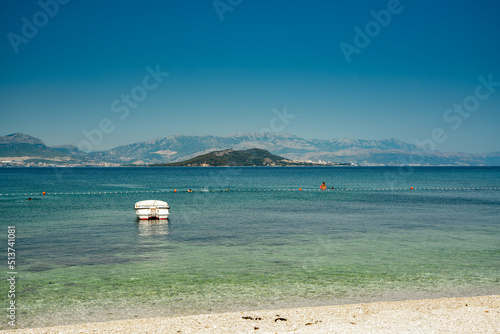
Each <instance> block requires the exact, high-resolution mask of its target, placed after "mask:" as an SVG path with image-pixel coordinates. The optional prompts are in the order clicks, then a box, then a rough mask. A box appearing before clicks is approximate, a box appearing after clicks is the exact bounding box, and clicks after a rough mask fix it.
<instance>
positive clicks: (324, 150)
mask: <svg viewBox="0 0 500 334" xmlns="http://www.w3.org/2000/svg"><path fill="white" fill-rule="evenodd" d="M230 148H232V149H234V150H246V149H251V148H260V149H264V150H267V151H269V152H271V153H272V154H275V155H279V156H282V157H285V158H287V159H291V160H301V161H306V160H311V161H320V160H322V161H330V162H334V163H349V162H355V163H356V164H358V165H424V166H425V165H457V166H472V165H477V166H499V165H500V152H496V153H488V154H470V153H462V152H440V151H427V150H422V149H421V148H418V147H417V146H415V145H412V144H408V143H405V142H403V141H401V140H398V139H384V140H364V139H355V140H350V139H331V140H319V139H304V138H301V137H298V136H295V135H290V134H281V133H236V134H230V135H227V136H185V135H175V136H169V137H165V138H157V139H153V140H149V141H146V142H139V143H134V144H129V145H122V146H118V147H115V148H113V149H110V150H107V151H101V152H90V153H85V152H82V151H81V150H79V149H78V148H77V147H76V146H73V145H62V146H52V147H48V146H46V145H45V144H44V143H43V141H42V140H40V139H38V138H34V137H31V136H29V135H25V134H21V133H15V134H12V135H8V136H2V137H0V157H2V158H1V159H2V160H3V161H4V164H5V161H9V159H10V160H17V161H23V162H24V163H31V165H33V164H35V165H36V164H37V163H43V162H45V163H53V164H80V165H81V164H83V165H106V164H110V163H111V164H127V165H134V164H135V165H142V164H155V163H167V162H178V161H184V160H187V159H191V158H194V157H196V156H199V155H202V154H206V153H209V152H213V151H219V150H226V149H230Z"/></svg>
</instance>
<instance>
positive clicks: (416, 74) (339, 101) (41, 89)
mask: <svg viewBox="0 0 500 334" xmlns="http://www.w3.org/2000/svg"><path fill="white" fill-rule="evenodd" d="M58 1H59V2H58ZM1 6H2V10H1V11H0V29H1V32H0V35H1V36H2V38H1V42H0V57H1V59H0V60H1V61H0V71H1V76H0V113H1V117H2V119H3V121H2V122H1V124H0V135H6V134H10V133H14V132H23V133H26V134H29V135H32V136H35V137H38V138H40V139H42V140H44V141H45V142H46V144H48V145H60V144H74V145H79V144H81V143H82V142H83V141H85V140H88V138H87V137H86V136H85V131H86V132H87V134H89V133H90V134H91V135H94V136H95V137H94V141H95V143H96V144H95V145H92V150H103V149H108V148H112V147H115V146H118V145H121V144H129V143H133V142H137V141H145V140H149V139H154V138H159V137H166V136H170V135H174V134H186V135H227V134H230V133H233V132H259V131H261V130H262V129H268V130H269V129H271V130H274V131H277V132H286V133H291V134H295V135H298V136H301V137H304V138H318V139H331V138H351V139H354V138H363V139H384V138H393V137H395V138H398V139H401V140H404V141H406V142H409V143H416V141H418V142H424V143H427V144H428V145H429V146H432V145H435V148H437V149H439V150H443V151H464V152H473V153H480V152H491V151H500V146H499V143H500V131H499V129H500V61H499V59H500V58H499V56H500V20H499V19H498V13H500V2H499V1H493V0H491V1H472V0H470V1H460V0H459V1H451V0H449V1H439V2H435V1H430V0H413V1H410V0H401V1H399V2H398V1H396V0H390V1H326V0H325V1H308V2H303V1H300V2H299V1H292V2H291V1H271V2H270V1H263V0H252V1H250V0H220V1H219V0H217V1H212V0H208V1H186V0H182V1H181V0H179V1H169V0H165V1H159V0H157V1H156V0H151V1H147V2H140V1H122V2H119V4H118V2H111V1H105V2H103V1H94V0H88V1H79V0H71V1H69V0H41V1H39V2H36V1H31V2H29V3H28V2H25V1H23V2H21V1H17V0H6V1H3V2H2V5H1ZM374 13H375V14H374ZM377 16H378V20H377V19H376V17H377ZM33 27H34V29H35V30H33ZM30 28H32V29H31V30H30ZM359 31H361V33H359ZM363 35H364V36H363ZM342 45H343V46H344V51H342V48H341V46H342ZM346 45H348V47H347V48H348V49H347V50H350V53H349V52H346V51H345V50H346ZM352 50H356V51H355V52H352ZM346 53H347V57H346ZM148 68H149V71H148ZM151 71H152V72H155V71H157V72H161V73H163V74H161V75H159V74H158V73H157V75H156V76H157V79H158V80H155V78H154V76H153V75H151ZM167 72H168V73H169V75H168V76H166V75H164V73H167ZM480 77H481V78H483V80H482V81H481V79H478V78H480ZM488 82H489V83H488ZM127 96H128V100H127ZM127 101H128V102H127ZM460 104H462V105H463V104H466V107H467V108H468V109H467V110H464V109H463V107H462V109H461V111H459V109H455V110H454V105H460ZM120 108H121V109H120ZM284 109H286V112H287V113H288V114H289V115H294V116H295V117H294V118H289V119H287V120H288V121H289V122H286V124H284V123H281V124H277V123H275V125H277V126H274V127H272V126H271V123H272V120H273V118H274V117H275V113H273V110H275V111H279V112H281V113H282V112H283V110H284ZM450 109H451V110H450ZM125 110H126V111H125ZM468 110H469V111H468ZM100 126H101V129H99V127H100ZM101 130H102V131H101ZM96 131H100V132H101V135H102V136H101V137H100V138H98V137H99V135H97V134H96Z"/></svg>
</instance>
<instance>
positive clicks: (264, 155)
mask: <svg viewBox="0 0 500 334" xmlns="http://www.w3.org/2000/svg"><path fill="white" fill-rule="evenodd" d="M290 164H291V161H290V160H288V159H285V158H283V157H280V156H277V155H273V154H271V153H269V152H268V151H266V150H261V149H258V148H252V149H249V150H242V151H235V150H233V149H228V150H223V151H214V152H210V153H207V154H203V155H200V156H197V157H194V158H192V159H189V160H186V161H181V162H173V163H167V164H156V165H152V166H189V167H198V166H200V167H201V166H211V167H217V166H231V167H246V166H287V165H290Z"/></svg>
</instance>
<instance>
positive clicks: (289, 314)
mask: <svg viewBox="0 0 500 334" xmlns="http://www.w3.org/2000/svg"><path fill="white" fill-rule="evenodd" d="M1 332H9V333H271V332H272V333H286V332H294V333H362V332H371V333H387V332H389V333H396V332H397V333H401V332H406V333H430V332H452V333H479V332H480V333H500V295H492V296H480V297H462V298H441V299H424V300H409V301H400V302H377V303H367V304H348V305H334V306H320V307H302V308H292V309H278V310H265V311H249V312H233V313H220V314H201V315H191V316H183V317H170V318H149V319H133V320H120V321H110V322H103V323H86V324H77V325H68V326H56V327H44V328H29V329H28V328H24V329H17V330H8V331H1Z"/></svg>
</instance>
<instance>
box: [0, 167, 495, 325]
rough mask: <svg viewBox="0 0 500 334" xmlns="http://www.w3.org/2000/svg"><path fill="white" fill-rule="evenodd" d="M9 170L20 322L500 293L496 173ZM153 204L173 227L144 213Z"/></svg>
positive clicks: (5, 199) (8, 213)
mask: <svg viewBox="0 0 500 334" xmlns="http://www.w3.org/2000/svg"><path fill="white" fill-rule="evenodd" d="M0 174H1V176H2V178H1V180H2V181H1V184H0V185H1V190H0V194H1V196H0V203H1V214H2V217H3V218H4V219H3V220H2V226H3V227H2V228H3V229H4V230H5V232H4V233H2V234H1V235H0V236H1V239H0V240H1V241H2V243H4V244H6V243H7V225H9V226H11V225H14V226H16V256H17V267H16V270H17V276H16V292H17V293H16V305H17V323H18V325H19V326H20V327H23V326H44V325H55V324H67V323H75V322H83V321H103V320H112V319H123V318H134V317H152V316H169V315H180V314H193V313H205V312H219V311H232V310H241V309H246V310H248V309H259V308H274V307H285V306H286V307H290V306H306V305H323V304H335V303H347V302H363V301H378V300H399V299H413V298H424V297H445V296H466V295H478V294H492V293H495V294H498V293H500V168H444V167H442V168H413V169H398V168H367V167H363V168H326V167H325V168H58V169H56V168H44V169H29V168H26V169H22V168H20V169H15V168H3V169H0ZM323 181H325V182H326V184H327V186H329V187H332V186H334V187H335V190H331V189H330V190H328V191H319V190H318V188H319V185H320V184H321V182H323ZM410 187H414V190H410ZM299 188H302V189H303V190H302V191H299V190H298V189H299ZM435 188H444V189H435ZM455 188H460V190H458V189H455ZM467 188H474V189H467ZM173 189H177V190H178V191H177V193H174V192H173ZM187 189H193V190H194V192H193V193H187V192H186V190H187ZM226 189H229V191H225V190H226ZM363 189H366V190H363ZM43 191H46V192H47V195H41V193H42V192H43ZM148 191H156V192H155V193H148ZM25 194H26V195H25ZM27 197H31V198H32V200H31V201H27V200H26V199H27ZM144 199H160V200H165V201H167V202H168V203H169V204H170V206H171V208H172V209H171V216H170V218H169V221H168V222H163V221H141V222H138V221H137V220H136V219H135V213H134V210H133V205H134V203H135V202H136V201H139V200H144ZM5 257H7V255H5ZM7 272H8V268H7V266H5V269H4V273H5V276H7ZM7 288H8V287H7V285H6V289H7ZM7 302H8V301H7V300H4V305H5V308H6V307H7ZM5 308H4V309H5ZM1 326H2V328H7V324H6V323H2V324H1Z"/></svg>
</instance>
